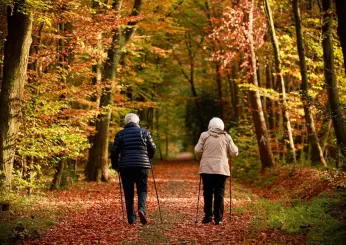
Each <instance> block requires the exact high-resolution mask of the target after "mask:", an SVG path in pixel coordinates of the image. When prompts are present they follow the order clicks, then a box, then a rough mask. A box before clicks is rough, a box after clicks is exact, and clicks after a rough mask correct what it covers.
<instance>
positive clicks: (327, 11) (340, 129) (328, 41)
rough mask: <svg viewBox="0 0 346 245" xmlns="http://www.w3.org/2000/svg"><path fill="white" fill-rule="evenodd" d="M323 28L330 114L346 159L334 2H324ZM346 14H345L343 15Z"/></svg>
mask: <svg viewBox="0 0 346 245" xmlns="http://www.w3.org/2000/svg"><path fill="white" fill-rule="evenodd" d="M322 6H323V26H322V37H323V40H322V46H323V60H324V76H325V80H326V87H327V92H328V102H329V107H330V114H331V118H332V120H333V126H334V131H335V136H336V139H337V143H338V145H339V148H340V152H341V154H342V155H343V156H344V157H346V124H345V118H344V116H343V114H342V110H341V108H340V101H339V93H338V86H337V82H336V77H335V72H334V52H333V40H332V35H331V32H332V20H333V11H332V1H331V0H323V1H322ZM343 14H345V13H343Z"/></svg>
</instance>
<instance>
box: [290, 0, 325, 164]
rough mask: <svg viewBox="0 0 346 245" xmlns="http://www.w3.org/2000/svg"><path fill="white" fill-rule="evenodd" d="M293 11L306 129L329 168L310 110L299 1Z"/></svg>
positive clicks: (294, 1)
mask: <svg viewBox="0 0 346 245" xmlns="http://www.w3.org/2000/svg"><path fill="white" fill-rule="evenodd" d="M292 9H293V14H294V21H295V26H296V35H297V48H298V55H299V65H300V73H301V76H302V84H301V87H300V88H301V100H302V102H303V107H304V114H305V122H306V127H307V130H308V136H309V144H310V145H311V146H312V148H314V147H316V148H317V149H318V153H319V160H320V161H321V163H322V164H323V165H324V166H327V163H326V160H325V159H324V156H323V151H322V148H321V145H320V143H319V139H318V136H317V133H316V129H315V123H314V119H313V116H312V114H311V109H310V102H311V98H310V96H309V83H308V76H307V68H306V61H305V48H304V43H303V32H302V24H301V18H300V10H299V0H293V1H292ZM314 145H315V146H314Z"/></svg>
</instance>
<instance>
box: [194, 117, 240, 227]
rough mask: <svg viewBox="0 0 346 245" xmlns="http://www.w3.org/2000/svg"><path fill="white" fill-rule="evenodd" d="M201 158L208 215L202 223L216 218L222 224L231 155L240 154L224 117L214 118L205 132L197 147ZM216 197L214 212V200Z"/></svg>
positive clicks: (198, 155) (201, 173)
mask: <svg viewBox="0 0 346 245" xmlns="http://www.w3.org/2000/svg"><path fill="white" fill-rule="evenodd" d="M195 153H196V157H197V159H200V160H201V161H200V168H199V173H200V175H201V178H202V180H203V197H204V215H205V216H204V218H203V221H202V223H204V224H206V223H209V222H211V221H212V219H213V216H214V221H215V224H221V221H222V217H223V213H224V200H223V197H224V192H225V182H226V178H227V177H229V176H230V168H229V161H228V157H229V156H236V155H238V147H237V146H236V145H235V144H234V142H233V140H232V137H231V136H230V135H228V134H227V133H226V132H225V131H224V123H223V121H222V120H221V119H220V118H216V117H214V118H213V119H211V120H210V122H209V126H208V131H206V132H203V133H202V134H201V136H200V138H199V141H198V143H197V145H196V146H195ZM213 196H214V212H213V211H212V202H213Z"/></svg>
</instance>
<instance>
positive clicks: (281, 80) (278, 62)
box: [264, 0, 297, 163]
mask: <svg viewBox="0 0 346 245" xmlns="http://www.w3.org/2000/svg"><path fill="white" fill-rule="evenodd" d="M264 2H265V8H266V11H267V16H268V22H269V29H270V37H271V41H272V46H273V51H274V61H275V74H276V80H277V83H280V87H281V94H280V97H281V101H282V109H283V116H284V123H285V124H286V128H287V134H288V140H289V144H290V148H291V151H292V157H293V161H294V163H297V158H296V149H295V146H294V140H293V132H292V127H291V122H290V115H289V112H288V110H287V102H286V88H285V81H284V78H283V76H282V73H281V58H280V48H279V42H278V40H277V37H276V32H275V27H274V20H273V17H272V12H271V8H270V6H269V3H268V0H265V1H264Z"/></svg>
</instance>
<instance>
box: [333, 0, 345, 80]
mask: <svg viewBox="0 0 346 245" xmlns="http://www.w3.org/2000/svg"><path fill="white" fill-rule="evenodd" d="M335 5H336V15H337V16H338V36H339V39H340V44H341V48H342V53H343V55H344V68H345V74H346V28H345V25H346V0H335Z"/></svg>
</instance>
